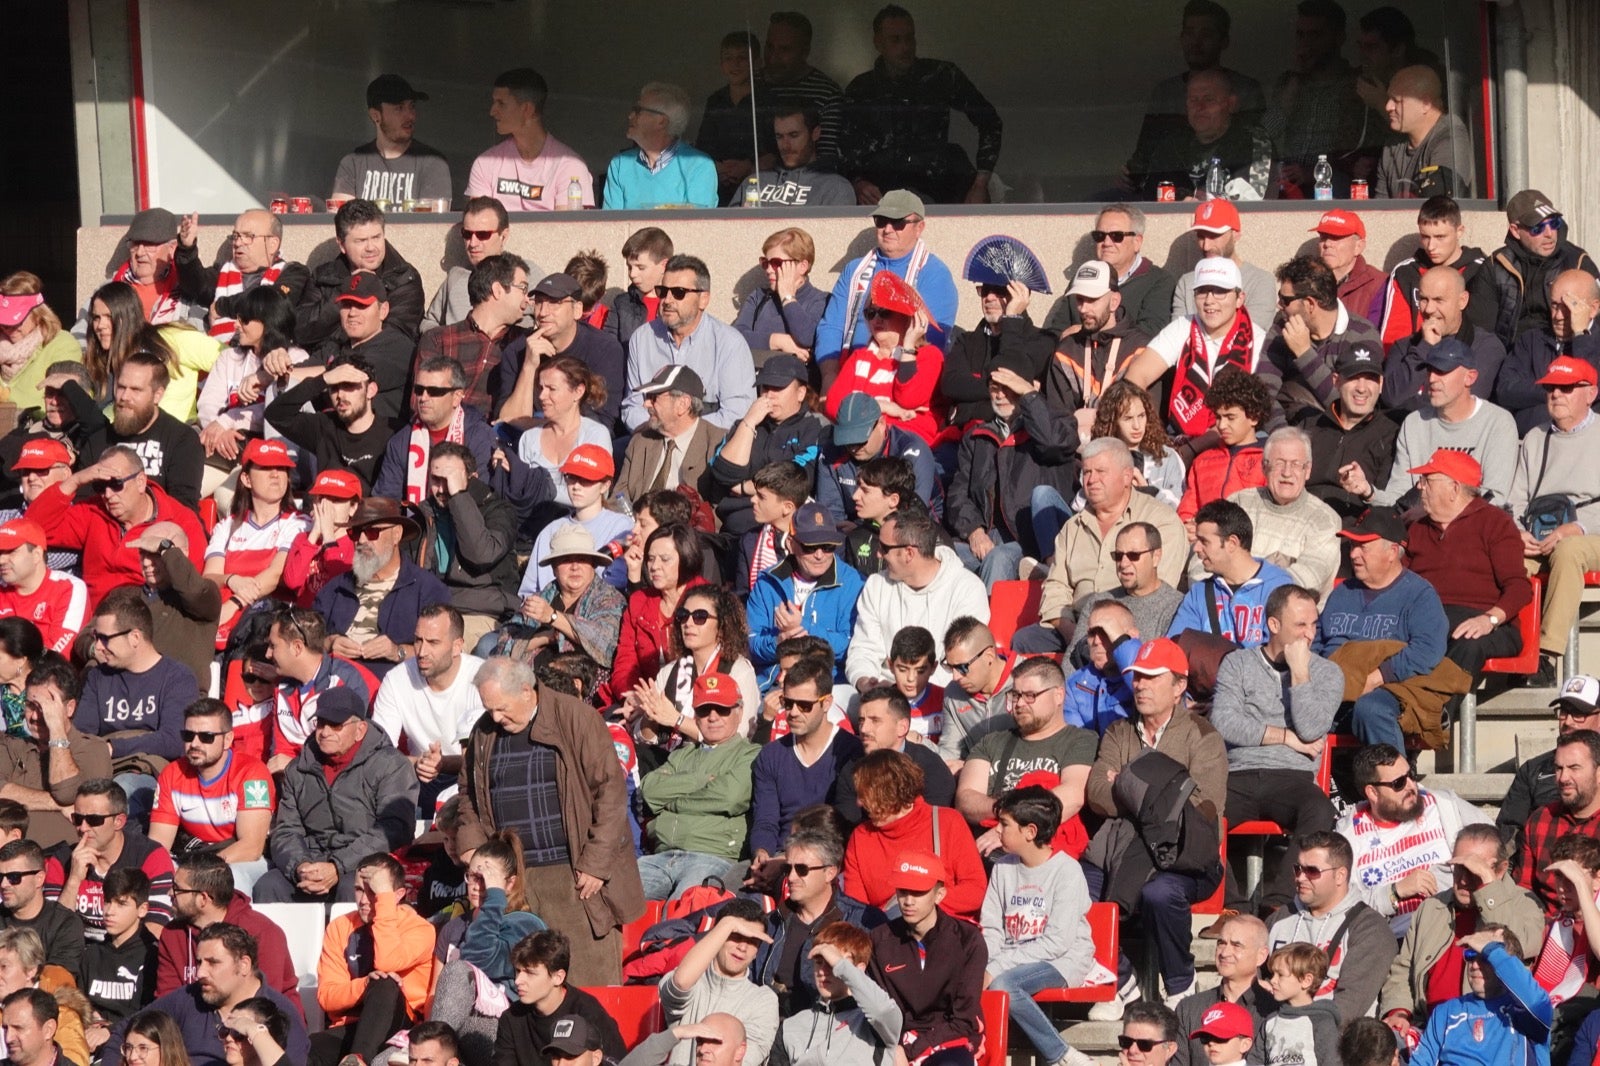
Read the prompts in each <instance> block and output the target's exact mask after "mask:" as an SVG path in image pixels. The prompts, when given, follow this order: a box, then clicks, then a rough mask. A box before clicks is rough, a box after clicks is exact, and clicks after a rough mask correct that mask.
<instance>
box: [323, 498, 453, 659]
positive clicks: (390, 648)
mask: <svg viewBox="0 0 1600 1066" xmlns="http://www.w3.org/2000/svg"><path fill="white" fill-rule="evenodd" d="M420 532H421V530H420V528H419V527H418V526H417V523H416V522H415V521H413V520H412V519H411V517H410V516H409V515H407V514H406V512H405V510H404V509H403V508H402V507H401V505H400V503H399V502H398V501H396V500H391V499H388V498H387V497H383V496H372V497H369V498H367V499H366V500H363V501H362V503H361V506H360V508H359V509H358V510H357V511H356V513H355V516H354V517H353V518H351V520H350V537H351V539H353V540H354V541H355V557H354V558H353V559H352V560H351V563H350V570H349V572H348V573H344V574H340V575H339V576H338V577H336V578H334V579H333V580H332V581H330V582H328V583H327V584H326V585H324V586H323V587H322V591H321V592H319V593H317V599H316V602H315V603H314V604H313V607H314V608H315V609H316V611H317V613H318V614H320V615H322V617H323V618H325V619H326V620H327V630H328V633H329V634H330V636H329V637H328V643H327V650H328V652H329V653H330V654H333V655H337V656H339V657H340V658H344V659H349V660H351V661H352V662H357V663H360V664H361V665H362V666H365V667H366V668H367V669H369V670H371V671H372V672H373V673H374V674H376V675H377V677H378V679H379V680H380V681H381V680H382V679H383V676H384V675H385V674H387V673H388V672H389V670H390V669H391V668H392V667H393V666H394V665H395V664H396V663H401V662H404V661H405V660H406V659H408V658H409V657H411V656H412V655H415V654H416V650H417V649H416V635H417V619H418V617H419V616H420V615H421V614H422V609H423V608H424V607H431V606H433V605H434V604H440V605H444V604H448V603H449V602H450V590H449V589H447V588H445V586H444V582H442V581H440V580H439V579H438V578H437V577H436V576H434V575H433V574H431V573H429V572H428V571H426V570H424V569H422V568H421V567H420V566H418V565H417V564H416V563H414V562H412V561H411V559H410V558H408V556H407V553H406V552H404V551H402V550H401V547H400V545H401V543H402V542H403V541H408V540H412V539H414V538H415V537H416V536H417V535H418V534H419V533H420Z"/></svg>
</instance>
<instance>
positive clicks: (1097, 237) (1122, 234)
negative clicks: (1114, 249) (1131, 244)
mask: <svg viewBox="0 0 1600 1066" xmlns="http://www.w3.org/2000/svg"><path fill="white" fill-rule="evenodd" d="M1137 236H1138V234H1137V233H1135V232H1133V231H1132V230H1130V229H1092V230H1090V231H1089V239H1090V240H1091V241H1094V243H1096V244H1104V243H1105V242H1106V241H1110V242H1111V243H1112V244H1121V243H1122V242H1123V241H1125V240H1127V239H1128V238H1129V237H1137Z"/></svg>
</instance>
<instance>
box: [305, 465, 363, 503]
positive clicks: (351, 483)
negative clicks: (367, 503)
mask: <svg viewBox="0 0 1600 1066" xmlns="http://www.w3.org/2000/svg"><path fill="white" fill-rule="evenodd" d="M311 495H312V496H328V497H331V498H332V499H335V500H359V499H361V479H360V478H358V477H356V476H355V475H354V474H352V473H351V472H350V471H348V470H324V471H323V472H322V473H320V474H318V475H317V480H315V481H313V482H312V483H311Z"/></svg>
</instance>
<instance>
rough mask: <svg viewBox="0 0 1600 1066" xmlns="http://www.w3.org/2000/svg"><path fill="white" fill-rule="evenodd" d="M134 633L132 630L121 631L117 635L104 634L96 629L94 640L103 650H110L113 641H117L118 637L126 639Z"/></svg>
mask: <svg viewBox="0 0 1600 1066" xmlns="http://www.w3.org/2000/svg"><path fill="white" fill-rule="evenodd" d="M132 632H133V630H131V629H119V630H117V631H116V632H115V633H102V632H100V631H99V630H98V629H96V630H94V639H95V640H96V641H97V642H98V643H99V645H100V646H101V647H102V648H109V647H111V642H112V641H113V640H116V639H117V638H118V637H125V636H127V635H128V634H129V633H132Z"/></svg>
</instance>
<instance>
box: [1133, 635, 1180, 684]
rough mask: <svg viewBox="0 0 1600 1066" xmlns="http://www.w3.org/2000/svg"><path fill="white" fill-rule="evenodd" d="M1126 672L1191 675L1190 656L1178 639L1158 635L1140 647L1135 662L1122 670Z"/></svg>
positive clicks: (1146, 674)
mask: <svg viewBox="0 0 1600 1066" xmlns="http://www.w3.org/2000/svg"><path fill="white" fill-rule="evenodd" d="M1122 672H1123V673H1125V674H1144V675H1145V676H1146V677H1154V676H1155V675H1156V674H1177V675H1178V676H1179V677H1188V676H1189V657H1188V656H1187V655H1185V654H1184V653H1183V649H1182V648H1180V647H1178V645H1177V642H1176V641H1172V640H1168V639H1167V638H1166V637H1157V638H1156V639H1155V640H1147V641H1145V642H1144V644H1143V645H1142V646H1141V647H1140V648H1139V654H1138V655H1135V656H1134V657H1133V662H1131V663H1129V664H1128V668H1127V669H1126V670H1124V671H1122Z"/></svg>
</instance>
